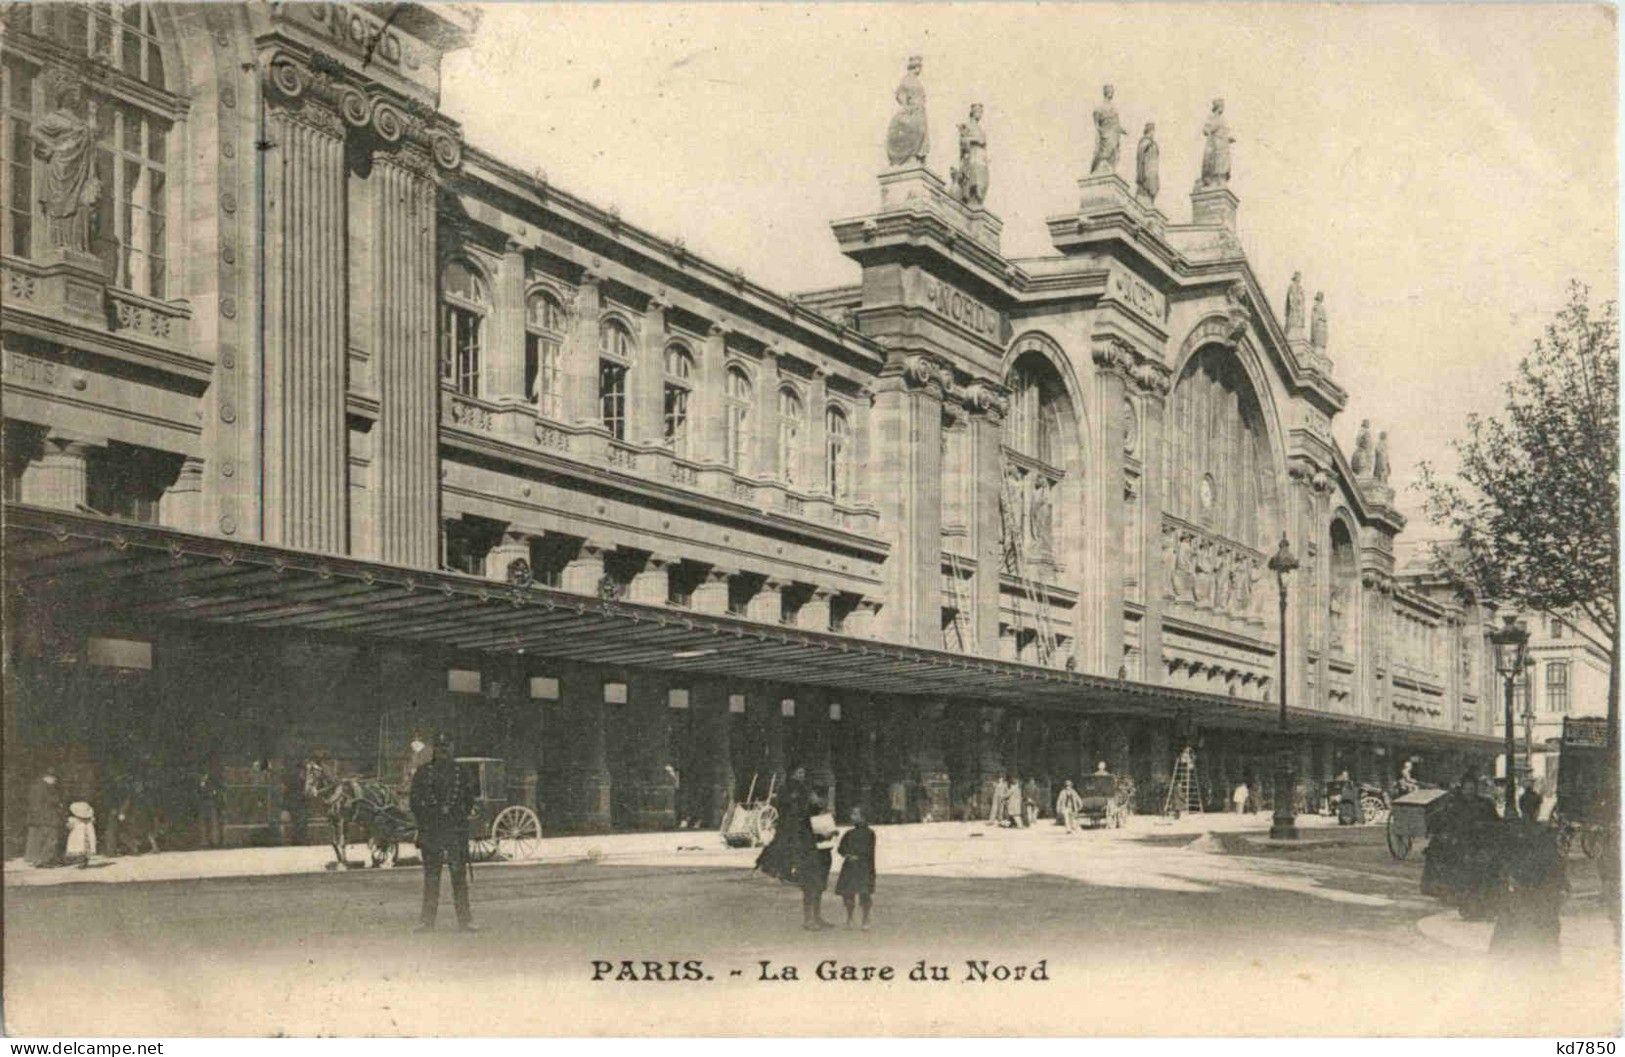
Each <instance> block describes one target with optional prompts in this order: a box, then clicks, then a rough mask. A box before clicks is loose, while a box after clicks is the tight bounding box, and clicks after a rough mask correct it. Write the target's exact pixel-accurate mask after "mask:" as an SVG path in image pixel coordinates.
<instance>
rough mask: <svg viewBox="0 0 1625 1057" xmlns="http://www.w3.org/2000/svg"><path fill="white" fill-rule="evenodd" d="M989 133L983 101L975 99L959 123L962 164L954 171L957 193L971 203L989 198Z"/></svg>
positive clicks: (976, 204) (976, 203)
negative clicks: (963, 120) (983, 127)
mask: <svg viewBox="0 0 1625 1057" xmlns="http://www.w3.org/2000/svg"><path fill="white" fill-rule="evenodd" d="M987 180H988V175H987V133H986V132H984V131H982V104H981V103H973V104H971V108H970V117H969V118H967V119H966V120H965V123H964V124H962V125H960V126H959V168H957V169H955V170H954V171H953V184H954V191H955V194H956V195H957V196H958V198H959V200H960V201H961V202H963V203H965V204H966V205H968V206H979V205H981V204H982V203H983V202H985V201H987Z"/></svg>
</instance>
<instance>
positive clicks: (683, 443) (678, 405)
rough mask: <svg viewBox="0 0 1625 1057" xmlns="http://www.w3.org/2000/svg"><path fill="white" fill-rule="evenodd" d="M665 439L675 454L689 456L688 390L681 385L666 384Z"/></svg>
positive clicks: (667, 445)
mask: <svg viewBox="0 0 1625 1057" xmlns="http://www.w3.org/2000/svg"><path fill="white" fill-rule="evenodd" d="M664 413H665V424H666V432H665V441H666V447H668V448H670V449H671V450H672V452H673V454H675V455H677V456H679V457H683V458H686V457H687V456H688V390H687V389H684V388H683V387H682V386H680V385H670V384H668V385H667V386H666V399H665V412H664Z"/></svg>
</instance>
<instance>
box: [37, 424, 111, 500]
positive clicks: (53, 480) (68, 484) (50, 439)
mask: <svg viewBox="0 0 1625 1057" xmlns="http://www.w3.org/2000/svg"><path fill="white" fill-rule="evenodd" d="M103 443H104V442H101V441H93V440H90V439H88V438H85V437H79V436H75V435H73V434H69V433H60V432H56V431H52V432H51V433H48V434H46V437H45V441H44V450H43V451H42V453H41V454H40V457H39V458H38V459H36V460H34V461H33V462H31V463H29V464H28V466H27V468H25V469H24V470H23V474H22V480H21V481H20V482H19V485H18V489H19V492H20V494H21V497H22V501H23V502H25V503H30V504H33V505H34V506H46V507H53V508H55V509H57V510H74V511H76V510H78V509H79V508H80V507H82V506H84V505H85V500H86V495H87V489H88V486H89V478H88V476H87V473H86V465H85V460H86V459H87V458H89V456H90V453H91V451H92V450H93V449H95V448H98V447H101V446H102V444H103Z"/></svg>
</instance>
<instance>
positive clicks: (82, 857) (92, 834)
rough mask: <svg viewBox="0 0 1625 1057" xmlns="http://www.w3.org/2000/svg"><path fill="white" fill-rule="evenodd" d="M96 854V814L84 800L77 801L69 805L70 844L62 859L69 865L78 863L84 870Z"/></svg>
mask: <svg viewBox="0 0 1625 1057" xmlns="http://www.w3.org/2000/svg"><path fill="white" fill-rule="evenodd" d="M95 854H96V812H95V811H94V810H92V808H91V806H90V805H89V804H87V803H85V802H84V801H83V800H75V801H74V802H73V803H72V804H69V805H68V844H67V848H66V850H65V851H64V852H63V855H62V857H63V859H64V860H65V861H66V862H67V863H68V864H69V865H72V864H73V863H75V862H77V863H78V864H79V868H80V869H81V870H83V869H85V868H86V867H87V866H89V865H90V857H91V856H92V855H95Z"/></svg>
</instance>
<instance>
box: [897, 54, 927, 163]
mask: <svg viewBox="0 0 1625 1057" xmlns="http://www.w3.org/2000/svg"><path fill="white" fill-rule="evenodd" d="M924 65H925V60H924V59H923V58H921V57H920V56H918V55H910V56H909V58H908V72H907V73H905V74H904V75H903V79H902V81H900V82H899V83H898V85H897V91H896V93H895V95H896V98H897V113H895V114H893V115H892V119H891V124H890V125H889V126H887V128H886V160H887V161H889V162H891V164H892V165H893V166H894V167H900V166H904V165H908V164H910V163H911V162H913V163H918V164H920V165H924V164H925V156H926V154H927V153H928V152H929V151H930V149H931V140H930V135H929V133H928V130H927V128H926V119H925V85H924V84H922V83H920V70H921V68H922V67H924Z"/></svg>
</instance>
